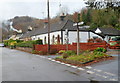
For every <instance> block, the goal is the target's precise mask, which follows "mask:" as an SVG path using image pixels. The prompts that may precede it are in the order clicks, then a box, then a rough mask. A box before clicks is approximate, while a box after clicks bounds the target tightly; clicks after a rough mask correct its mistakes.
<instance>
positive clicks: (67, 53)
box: [63, 50, 76, 59]
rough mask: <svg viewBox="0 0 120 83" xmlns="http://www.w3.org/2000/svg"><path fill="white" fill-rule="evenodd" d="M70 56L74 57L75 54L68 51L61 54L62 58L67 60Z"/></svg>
mask: <svg viewBox="0 0 120 83" xmlns="http://www.w3.org/2000/svg"><path fill="white" fill-rule="evenodd" d="M72 55H76V53H75V52H74V51H72V50H69V51H66V52H64V53H63V58H64V59H66V58H68V57H69V56H72Z"/></svg>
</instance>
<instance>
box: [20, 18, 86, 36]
mask: <svg viewBox="0 0 120 83" xmlns="http://www.w3.org/2000/svg"><path fill="white" fill-rule="evenodd" d="M73 23H74V22H73V21H71V20H63V21H58V22H56V23H53V24H50V32H56V31H61V30H62V31H65V29H68V31H76V30H77V27H73ZM80 30H81V31H88V30H87V29H86V28H82V29H80ZM45 33H48V27H47V26H46V28H36V29H34V30H33V31H30V32H28V33H25V34H24V35H23V36H22V37H21V38H25V37H31V36H36V35H40V34H45Z"/></svg>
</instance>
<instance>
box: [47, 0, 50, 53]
mask: <svg viewBox="0 0 120 83" xmlns="http://www.w3.org/2000/svg"><path fill="white" fill-rule="evenodd" d="M47 7H48V10H47V11H48V54H49V53H50V10H49V0H47Z"/></svg>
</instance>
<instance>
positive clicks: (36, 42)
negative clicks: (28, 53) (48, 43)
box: [34, 39, 43, 44]
mask: <svg viewBox="0 0 120 83" xmlns="http://www.w3.org/2000/svg"><path fill="white" fill-rule="evenodd" d="M34 44H43V42H42V40H40V39H39V40H35V41H34Z"/></svg>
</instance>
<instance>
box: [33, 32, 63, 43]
mask: <svg viewBox="0 0 120 83" xmlns="http://www.w3.org/2000/svg"><path fill="white" fill-rule="evenodd" d="M53 35H54V37H57V36H58V35H59V36H60V37H61V31H57V32H52V33H50V44H52V38H53ZM45 37H46V43H48V34H41V35H37V36H33V37H32V39H34V38H35V40H37V39H42V40H43V44H44V41H45V40H44V39H45ZM60 42H61V41H60Z"/></svg>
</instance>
